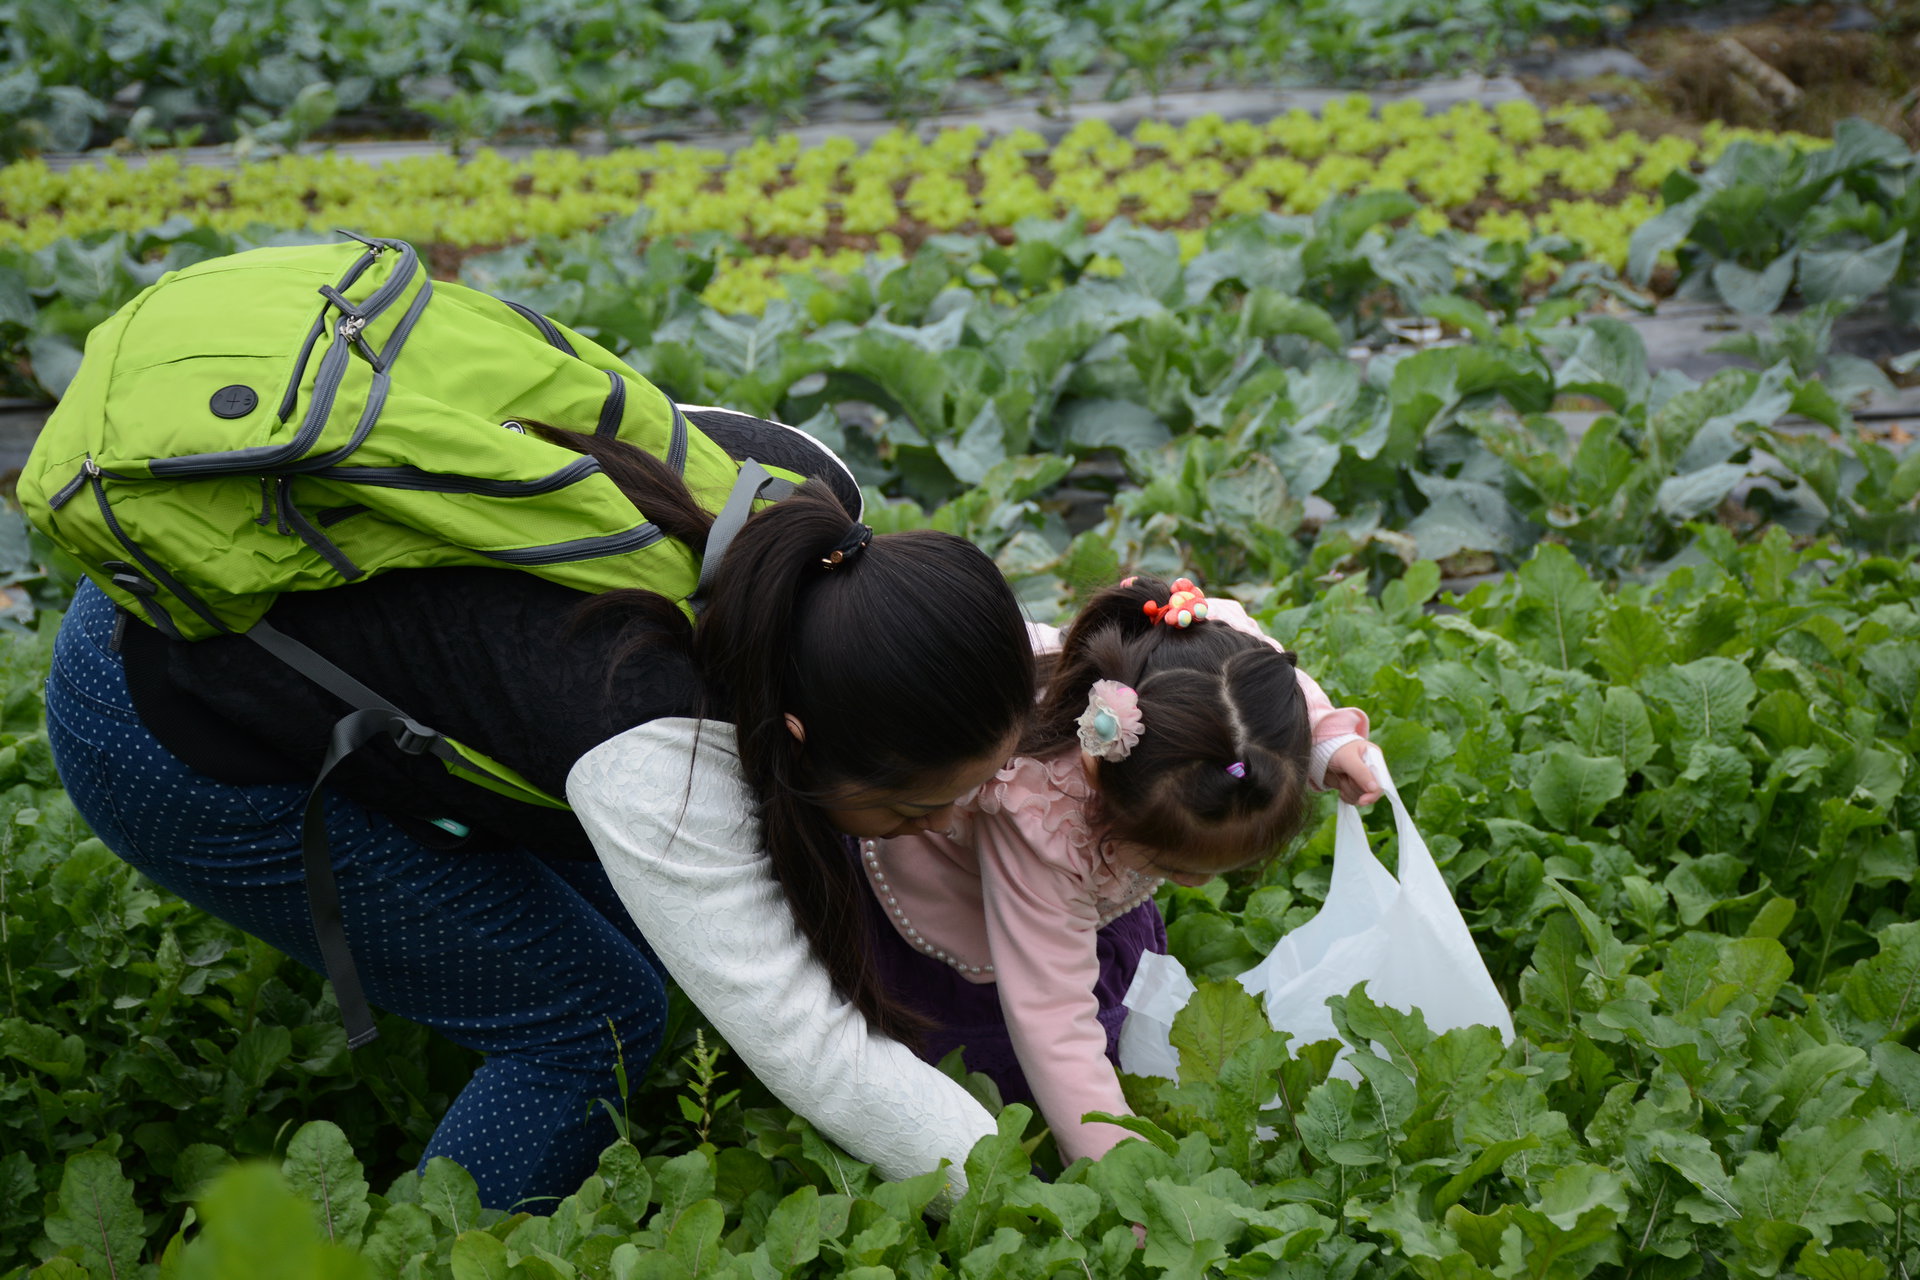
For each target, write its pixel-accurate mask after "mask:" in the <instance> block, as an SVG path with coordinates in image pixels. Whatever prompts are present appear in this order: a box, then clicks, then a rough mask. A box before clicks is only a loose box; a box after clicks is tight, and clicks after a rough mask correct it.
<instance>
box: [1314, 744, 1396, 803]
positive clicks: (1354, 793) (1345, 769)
mask: <svg viewBox="0 0 1920 1280" xmlns="http://www.w3.org/2000/svg"><path fill="white" fill-rule="evenodd" d="M1327 785H1328V786H1329V787H1331V788H1333V789H1334V790H1336V791H1338V792H1339V793H1340V798H1341V799H1342V800H1345V801H1346V802H1347V803H1348V804H1351V805H1363V804H1372V803H1373V802H1374V801H1375V800H1378V799H1379V798H1380V797H1381V795H1382V794H1384V793H1383V792H1382V791H1381V790H1380V780H1379V779H1378V778H1375V777H1374V776H1373V770H1372V769H1370V768H1368V767H1367V742H1366V740H1365V739H1359V740H1356V741H1353V742H1349V743H1348V744H1347V745H1346V746H1344V747H1342V748H1340V749H1339V750H1338V751H1336V752H1334V753H1333V758H1332V759H1330V760H1328V761H1327Z"/></svg>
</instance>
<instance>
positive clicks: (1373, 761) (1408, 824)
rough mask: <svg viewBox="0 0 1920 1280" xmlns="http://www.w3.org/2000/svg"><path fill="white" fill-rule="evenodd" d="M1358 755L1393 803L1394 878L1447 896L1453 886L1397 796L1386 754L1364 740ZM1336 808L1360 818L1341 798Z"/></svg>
mask: <svg viewBox="0 0 1920 1280" xmlns="http://www.w3.org/2000/svg"><path fill="white" fill-rule="evenodd" d="M1362 759H1364V760H1365V761H1366V765H1367V768H1369V769H1371V770H1373V778H1374V781H1375V782H1377V783H1379V785H1380V792H1381V794H1382V795H1383V796H1384V797H1385V799H1386V801H1387V803H1388V804H1390V805H1392V806H1393V821H1394V829H1395V830H1396V831H1397V832H1398V833H1399V836H1400V863H1399V870H1398V873H1397V874H1396V876H1395V879H1397V880H1399V881H1400V883H1401V885H1402V886H1403V887H1407V886H1408V884H1409V881H1412V882H1414V883H1415V884H1418V885H1420V886H1421V887H1424V888H1430V889H1438V891H1439V892H1440V893H1442V894H1445V895H1447V897H1448V898H1449V899H1451V898H1452V895H1453V890H1452V889H1451V888H1449V887H1448V885H1447V881H1446V877H1445V876H1443V875H1441V874H1440V866H1439V864H1438V863H1436V862H1435V861H1434V860H1433V854H1432V853H1431V852H1429V851H1428V849H1427V842H1426V840H1424V839H1423V838H1422V837H1421V835H1420V830H1419V828H1418V827H1416V826H1414V825H1413V815H1412V814H1411V813H1409V812H1407V802H1406V801H1404V800H1402V799H1401V798H1400V789H1399V788H1398V787H1396V786H1395V785H1394V784H1393V774H1392V773H1390V772H1389V771H1388V770H1387V758H1386V757H1385V756H1384V755H1382V754H1381V753H1380V748H1378V747H1376V746H1374V745H1373V744H1372V743H1368V744H1367V749H1366V752H1365V754H1364V755H1363V756H1362ZM1340 810H1341V816H1342V818H1343V819H1344V818H1345V816H1346V814H1347V813H1349V812H1350V813H1352V814H1353V821H1355V822H1359V821H1360V811H1359V810H1358V809H1356V808H1354V806H1352V805H1350V804H1348V803H1347V802H1346V801H1345V800H1342V801H1341V802H1340ZM1336 852H1337V849H1336Z"/></svg>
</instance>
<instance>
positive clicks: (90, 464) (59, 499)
mask: <svg viewBox="0 0 1920 1280" xmlns="http://www.w3.org/2000/svg"><path fill="white" fill-rule="evenodd" d="M99 474H100V464H99V463H97V462H95V461H94V460H93V455H92V454H88V455H87V458H86V461H84V462H82V463H81V464H80V471H79V474H77V475H76V476H74V478H73V479H71V480H69V481H67V482H66V483H65V484H63V485H61V486H60V492H58V493H56V494H54V495H53V496H52V497H51V498H48V499H47V507H48V509H49V510H52V511H58V510H59V509H60V508H61V507H64V506H66V505H67V503H69V502H71V501H72V500H73V495H74V494H76V493H78V492H80V486H81V485H84V484H85V483H86V482H87V481H88V480H89V479H91V478H92V477H94V476H97V475H99Z"/></svg>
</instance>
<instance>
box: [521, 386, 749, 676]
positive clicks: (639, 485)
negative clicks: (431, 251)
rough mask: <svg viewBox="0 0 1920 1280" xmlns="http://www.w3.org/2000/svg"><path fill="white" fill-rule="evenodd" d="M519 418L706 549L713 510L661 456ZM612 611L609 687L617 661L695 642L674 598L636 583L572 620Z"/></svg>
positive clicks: (667, 530) (664, 525)
mask: <svg viewBox="0 0 1920 1280" xmlns="http://www.w3.org/2000/svg"><path fill="white" fill-rule="evenodd" d="M522 425H523V426H525V427H526V428H527V430H528V431H529V432H531V433H532V434H533V435H536V436H538V437H540V438H541V439H542V440H545V441H547V442H549V443H550V444H557V445H559V446H560V447H561V448H563V449H571V450H573V451H574V452H575V453H581V454H585V455H586V456H587V457H589V458H592V459H593V460H594V461H595V462H597V463H599V464H600V470H601V472H602V473H603V474H605V475H606V477H607V478H608V479H609V480H611V481H613V483H614V484H615V485H616V486H617V487H618V488H619V490H620V492H621V493H622V494H623V495H625V497H626V499H627V500H628V501H629V502H631V503H633V505H634V506H635V507H637V508H639V510H640V511H641V513H642V514H644V515H645V516H646V518H647V519H648V520H649V521H650V522H651V523H652V524H653V526H654V527H655V528H657V529H659V530H660V532H662V533H664V534H666V535H667V536H668V537H669V538H672V539H674V540H675V541H676V542H679V543H682V544H683V545H685V546H686V547H688V548H689V549H691V550H692V551H693V553H694V554H695V555H704V554H705V552H706V549H707V533H708V531H709V530H710V529H712V527H713V516H712V514H711V513H710V512H708V511H707V509H706V508H704V507H702V506H701V505H700V502H699V500H698V499H697V498H695V497H694V496H693V494H692V492H691V491H690V490H689V489H688V488H687V485H686V481H684V480H682V479H681V478H680V473H679V472H677V471H675V470H674V469H673V468H672V467H670V466H668V465H667V464H666V463H665V462H664V461H663V460H661V459H660V458H656V457H654V456H653V455H652V454H651V453H648V452H647V451H646V450H644V449H641V448H639V447H637V446H635V445H631V444H628V443H627V442H626V441H624V440H618V439H612V438H609V437H606V436H597V435H591V434H589V433H587V432H584V431H571V430H568V429H567V428H565V427H555V426H550V425H548V424H547V423H544V422H526V421H523V422H522ZM609 615H611V616H612V617H613V618H614V619H615V620H616V621H617V622H618V623H619V624H620V629H619V631H618V632H617V633H616V634H615V638H614V641H613V644H612V647H611V649H610V651H609V653H608V663H607V687H608V689H609V690H611V688H612V686H613V684H614V681H615V679H616V678H617V677H618V675H619V671H620V668H621V667H623V666H624V665H625V664H626V663H628V662H629V661H631V660H632V659H634V658H636V657H639V656H641V655H642V654H644V653H649V652H652V651H654V650H657V649H660V648H665V647H671V648H675V649H680V650H682V651H684V650H685V649H687V648H689V647H690V646H691V645H692V643H693V628H692V626H691V625H690V624H689V623H688V622H687V615H686V614H684V613H682V612H681V610H680V606H679V604H678V603H677V602H675V601H673V600H670V599H668V598H667V597H666V596H663V595H661V594H660V593H659V592H657V591H647V590H644V589H642V588H639V587H624V588H616V589H614V590H611V591H602V592H600V593H598V594H596V595H594V596H593V597H592V598H591V599H589V600H587V601H586V602H585V603H584V604H582V605H581V606H580V608H579V609H578V610H576V611H575V613H574V616H573V626H574V628H575V629H576V630H577V629H580V628H584V627H586V626H588V625H590V624H592V623H594V622H597V621H599V620H601V619H604V618H606V617H608V616H609Z"/></svg>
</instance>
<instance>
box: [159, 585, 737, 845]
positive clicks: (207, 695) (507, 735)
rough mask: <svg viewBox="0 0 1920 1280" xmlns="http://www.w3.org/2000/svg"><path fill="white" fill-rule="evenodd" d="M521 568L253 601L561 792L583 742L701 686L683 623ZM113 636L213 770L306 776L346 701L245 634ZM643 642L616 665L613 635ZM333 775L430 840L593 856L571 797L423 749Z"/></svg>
mask: <svg viewBox="0 0 1920 1280" xmlns="http://www.w3.org/2000/svg"><path fill="white" fill-rule="evenodd" d="M589 599H590V597H588V596H586V595H584V594H582V593H580V592H577V591H574V590H571V589H569V588H566V587H561V586H558V585H555V584H554V583H550V582H547V581H546V580H544V579H542V578H537V577H535V576H534V575H533V574H530V573H527V572H525V571H522V570H518V569H481V568H471V569H420V570H408V571H400V572H394V573H387V574H382V575H380V576H379V577H376V578H373V579H371V580H369V581H367V582H364V583H355V584H353V585H351V586H345V587H335V588H332V589H329V590H325V591H299V592H289V593H287V594H285V595H283V596H281V597H280V598H279V599H278V600H277V601H275V602H274V606H273V609H272V611H271V612H270V613H269V614H268V615H267V616H268V618H269V620H270V621H271V622H272V623H273V625H274V626H275V627H277V628H278V629H279V630H281V631H283V632H285V633H286V634H288V635H290V636H292V637H293V638H294V639H296V640H299V641H301V642H302V643H303V644H306V645H307V646H309V647H310V648H312V649H314V650H315V651H317V652H318V653H320V654H321V656H323V657H325V658H327V659H328V660H329V661H331V662H333V663H335V664H337V665H338V666H340V667H341V668H342V669H343V670H345V671H347V672H348V673H349V674H351V675H353V676H354V677H355V678H357V679H358V680H360V681H361V682H362V683H363V684H365V685H367V686H368V687H369V688H371V689H373V690H374V691H375V692H377V693H379V694H380V695H381V696H383V697H385V698H386V699H387V700H388V701H389V702H391V703H393V705H395V706H397V707H399V708H400V709H401V710H402V711H404V712H406V713H407V714H408V715H409V716H411V717H412V718H413V719H415V720H418V721H420V722H421V723H422V724H426V725H429V726H431V727H433V728H435V729H437V730H439V731H441V732H442V733H444V734H446V735H447V736H448V737H451V738H454V739H456V740H457V741H459V742H462V743H464V744H466V745H467V746H470V747H473V748H475V749H477V750H479V751H483V752H485V753H486V754H487V755H489V756H492V757H493V758H494V759H496V760H498V761H500V762H501V763H502V764H505V765H507V766H509V767H511V768H513V769H515V770H517V771H518V772H519V773H520V774H521V775H522V776H523V777H525V778H526V779H527V780H528V781H529V782H531V783H533V784H534V785H535V786H537V787H539V788H540V789H541V790H543V791H546V792H548V793H550V794H552V795H555V796H562V797H564V795H565V789H566V777H567V772H568V771H569V770H570V769H571V768H572V767H573V763H574V761H576V760H578V759H579V758H580V757H581V756H582V755H584V754H585V753H586V752H587V751H589V750H591V749H592V748H593V747H595V746H597V745H599V744H600V743H601V742H604V741H606V740H607V739H608V738H611V737H613V736H615V735H616V734H618V733H620V732H622V731H624V730H626V729H628V728H631V727H632V726H634V725H636V724H642V723H645V722H646V721H649V720H653V719H657V718H659V717H662V716H693V715H699V714H700V712H701V706H702V689H701V683H700V680H699V677H698V676H697V674H696V673H695V671H694V667H693V663H692V660H691V658H690V657H689V656H688V654H687V652H686V649H685V645H684V643H683V640H682V638H681V636H682V635H683V634H684V633H681V635H676V634H674V633H673V629H671V628H668V627H666V626H664V625H662V624H660V623H657V622H653V621H650V620H646V619H640V618H635V617H633V616H631V615H625V616H622V615H619V614H614V613H610V612H596V613H594V614H592V615H590V616H587V617H585V618H583V617H582V616H581V606H582V605H583V604H585V603H586V602H587V601H588V600H589ZM121 630H122V644H121V651H122V654H123V656H124V657H125V659H126V668H127V683H128V686H129V688H130V691H131V693H132V696H133V702H134V706H135V709H136V710H138V711H139V713H140V718H141V719H142V720H143V721H144V722H145V723H146V724H147V726H148V727H149V728H150V729H151V730H152V731H153V733H154V736H155V737H157V738H159V739H160V741H161V743H162V744H163V745H165V746H166V747H167V749H168V750H170V751H172V752H173V753H174V754H175V755H177V756H179V757H180V758H181V759H182V760H183V761H185V762H186V763H187V764H189V765H191V766H192V767H193V768H195V769H198V770H199V771H201V772H202V773H206V774H208V775H210V776H212V777H215V778H219V779H221V780H222V781H226V782H233V783H241V784H253V783H266V782H302V783H305V782H311V781H312V780H313V777H314V775H315V773H317V772H318V770H319V768H320V764H321V761H322V759H323V758H324V757H325V755H326V748H327V741H328V736H329V734H330V733H331V732H332V728H333V725H334V722H335V721H337V720H338V719H339V718H340V717H341V716H343V715H345V714H347V712H348V711H350V710H351V709H352V708H350V707H348V706H347V705H346V704H345V703H344V702H342V701H340V700H339V699H338V698H335V697H334V696H333V695H332V694H329V693H327V692H326V691H325V690H323V689H321V688H320V687H319V686H317V685H315V684H314V683H312V682H311V681H310V680H308V679H307V678H306V677H305V676H303V675H301V674H300V673H299V672H297V671H295V670H294V669H293V668H292V667H289V666H287V665H286V664H285V663H283V662H281V661H280V660H279V659H278V658H275V657H274V656H272V655H271V654H269V653H268V652H266V650H264V649H262V648H260V647H259V646H258V645H256V644H255V643H254V642H253V641H251V640H248V639H246V638H244V637H241V636H221V637H216V638H214V639H210V640H201V641H196V642H193V643H184V642H180V641H173V640H168V639H167V638H165V637H164V636H162V635H160V633H159V632H157V631H155V630H153V629H152V628H151V627H149V626H147V625H146V624H145V623H143V622H141V621H139V620H138V619H135V618H132V617H126V618H124V620H123V626H122V628H121ZM633 635H640V636H642V637H644V638H645V639H647V640H648V641H650V642H651V643H650V644H649V646H648V647H647V648H646V649H645V650H643V651H642V652H641V653H640V654H639V655H638V656H636V657H633V658H631V659H629V660H627V661H625V662H624V663H622V664H621V665H620V667H619V669H618V670H617V671H616V670H613V669H612V654H613V653H615V652H616V650H617V649H618V648H619V647H620V646H621V643H622V641H623V640H624V639H625V638H628V637H630V636H633ZM330 782H332V783H335V784H337V786H338V788H339V790H340V791H341V792H342V793H344V794H345V795H347V796H349V797H351V798H352V799H354V800H356V801H359V802H360V803H362V804H364V805H366V806H367V807H369V808H372V809H376V810H379V811H380V812H383V813H386V814H389V815H391V816H393V817H394V818H396V819H398V820H400V821H401V822H402V823H403V825H405V826H407V827H408V829H409V830H411V831H413V832H415V833H416V834H417V835H418V836H419V837H420V838H422V839H423V840H426V841H428V842H429V843H432V844H435V845H442V846H445V845H452V844H455V843H460V842H457V841H456V840H454V839H453V838H450V837H448V836H447V835H445V834H444V833H443V832H442V831H441V829H440V828H438V827H436V826H433V825H431V820H433V819H451V820H453V821H454V822H457V823H460V824H462V825H464V826H466V827H468V828H470V829H471V831H472V835H471V836H470V837H468V840H467V842H466V843H481V844H485V845H488V846H495V845H523V846H527V847H531V848H535V849H539V850H541V851H543V852H549V853H558V854H564V855H567V856H576V857H591V856H592V852H593V851H592V848H591V846H590V845H589V844H588V842H587V838H586V834H585V833H584V832H583V831H582V830H581V828H580V825H579V823H578V822H577V821H575V820H574V818H573V815H572V814H571V813H570V812H567V811H564V810H554V809H547V808H543V807H540V806H536V805H531V804H527V803H524V802H522V801H517V800H511V799H508V798H506V797H504V796H500V795H496V794H495V793H493V792H491V791H488V790H486V789H485V788H483V787H479V786H476V785H474V784H472V783H469V782H466V781H463V780H461V779H459V778H456V777H454V776H453V775H451V774H449V773H448V772H447V771H446V769H445V767H444V766H443V765H442V764H441V763H440V762H439V761H438V760H437V759H435V758H434V757H432V756H427V755H420V756H409V755H406V754H405V753H403V752H401V751H400V750H399V749H398V748H396V747H395V746H394V745H393V744H392V743H390V742H386V741H384V740H382V741H378V742H374V743H372V744H369V745H368V746H366V747H364V748H362V749H361V750H360V751H359V752H357V753H356V754H354V755H353V756H351V757H349V758H348V759H347V760H346V761H345V762H343V763H342V764H341V765H340V766H339V768H337V769H336V770H335V771H334V774H333V777H332V779H331V780H330Z"/></svg>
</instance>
